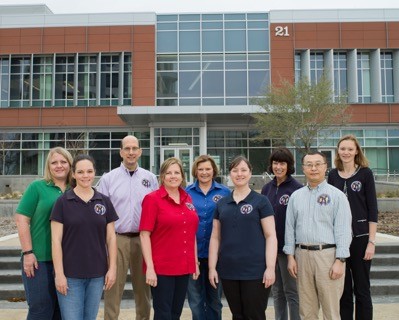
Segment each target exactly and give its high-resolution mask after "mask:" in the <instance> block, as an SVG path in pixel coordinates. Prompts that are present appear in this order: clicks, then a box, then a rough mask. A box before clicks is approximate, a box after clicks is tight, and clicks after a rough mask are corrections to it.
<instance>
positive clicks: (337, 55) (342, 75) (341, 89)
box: [334, 52, 348, 100]
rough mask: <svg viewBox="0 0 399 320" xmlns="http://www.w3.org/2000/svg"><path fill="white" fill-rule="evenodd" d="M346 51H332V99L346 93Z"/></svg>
mask: <svg viewBox="0 0 399 320" xmlns="http://www.w3.org/2000/svg"><path fill="white" fill-rule="evenodd" d="M347 90H348V84H347V59H346V52H334V99H335V100H337V99H338V98H339V97H342V96H345V95H347V94H348V93H347Z"/></svg>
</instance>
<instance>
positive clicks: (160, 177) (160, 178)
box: [159, 157, 186, 188]
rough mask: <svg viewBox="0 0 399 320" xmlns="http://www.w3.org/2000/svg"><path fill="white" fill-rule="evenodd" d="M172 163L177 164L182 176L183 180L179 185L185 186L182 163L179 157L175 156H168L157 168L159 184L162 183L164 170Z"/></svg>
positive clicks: (164, 174)
mask: <svg viewBox="0 0 399 320" xmlns="http://www.w3.org/2000/svg"><path fill="white" fill-rule="evenodd" d="M173 164H177V165H178V166H179V168H180V172H181V176H182V179H183V181H182V183H181V185H180V186H181V187H183V188H184V187H185V186H186V175H185V174H184V171H183V165H182V163H181V161H180V159H178V158H175V157H172V158H168V159H166V160H165V161H164V162H163V163H162V165H161V169H160V170H159V184H161V185H163V184H164V180H165V176H166V171H167V170H168V169H169V167H170V166H171V165H173Z"/></svg>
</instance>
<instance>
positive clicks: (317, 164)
mask: <svg viewBox="0 0 399 320" xmlns="http://www.w3.org/2000/svg"><path fill="white" fill-rule="evenodd" d="M325 164H326V163H325V162H316V163H303V164H302V166H303V167H304V168H306V169H312V168H313V167H315V168H316V169H319V168H320V167H321V166H323V165H325Z"/></svg>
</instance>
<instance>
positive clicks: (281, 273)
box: [262, 148, 302, 320]
mask: <svg viewBox="0 0 399 320" xmlns="http://www.w3.org/2000/svg"><path fill="white" fill-rule="evenodd" d="M268 171H269V172H272V173H273V174H274V179H273V180H272V181H270V182H269V183H267V184H266V185H264V186H263V188H262V194H263V195H265V196H266V197H268V198H269V201H270V203H271V204H272V206H273V209H274V214H275V216H274V218H275V221H276V233H277V241H278V256H277V263H276V282H275V283H274V285H273V287H272V293H273V299H274V312H275V318H276V319H277V320H288V308H289V315H290V319H291V320H297V319H298V320H299V299H298V292H297V287H296V281H295V279H294V278H292V277H291V276H290V274H289V273H288V270H287V256H286V255H285V253H284V252H283V247H284V233H285V214H286V210H287V204H288V200H289V198H290V196H291V194H292V193H293V192H294V191H295V190H297V189H299V188H301V187H302V185H301V184H300V183H299V182H298V181H297V180H295V179H294V178H293V177H292V176H291V174H293V173H294V172H295V162H294V157H293V156H292V153H291V152H290V151H289V150H288V149H287V148H279V149H276V150H274V151H273V153H272V154H271V155H270V159H269V167H268ZM287 306H288V307H287Z"/></svg>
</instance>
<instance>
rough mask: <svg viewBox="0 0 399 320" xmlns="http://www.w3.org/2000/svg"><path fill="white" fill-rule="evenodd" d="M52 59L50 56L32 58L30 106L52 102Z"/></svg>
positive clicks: (48, 105)
mask: <svg viewBox="0 0 399 320" xmlns="http://www.w3.org/2000/svg"><path fill="white" fill-rule="evenodd" d="M52 86H53V59H52V57H51V56H44V57H34V58H33V83H32V106H34V107H43V106H46V107H50V106H51V104H52V101H51V99H52Z"/></svg>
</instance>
